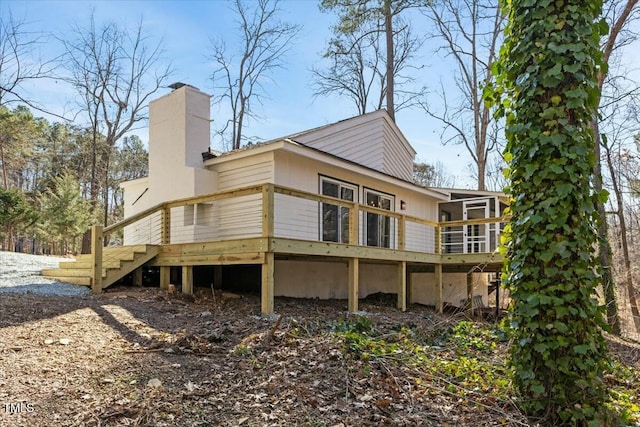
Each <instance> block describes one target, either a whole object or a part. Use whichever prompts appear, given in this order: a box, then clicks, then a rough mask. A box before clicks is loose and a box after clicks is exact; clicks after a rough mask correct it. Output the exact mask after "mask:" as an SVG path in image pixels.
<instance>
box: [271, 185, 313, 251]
mask: <svg viewBox="0 0 640 427" xmlns="http://www.w3.org/2000/svg"><path fill="white" fill-rule="evenodd" d="M319 212H320V207H319V204H318V203H317V202H313V201H311V200H304V199H299V198H297V197H291V196H286V195H284V194H276V195H275V231H274V232H275V235H276V237H284V238H290V239H304V240H318V238H319V233H320V231H319V222H318V221H319V215H320V214H319Z"/></svg>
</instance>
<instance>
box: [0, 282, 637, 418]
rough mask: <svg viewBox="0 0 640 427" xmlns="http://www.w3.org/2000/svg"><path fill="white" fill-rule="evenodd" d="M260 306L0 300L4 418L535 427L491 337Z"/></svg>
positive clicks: (243, 302)
mask: <svg viewBox="0 0 640 427" xmlns="http://www.w3.org/2000/svg"><path fill="white" fill-rule="evenodd" d="M259 307H260V306H259V298H258V297H257V296H254V295H242V297H241V298H229V297H228V296H227V298H223V296H222V295H221V294H217V295H216V297H215V298H212V295H211V292H210V291H208V292H202V291H201V292H200V293H199V294H197V295H196V298H195V299H192V300H188V299H184V298H181V297H180V296H170V295H167V294H166V293H165V292H163V291H160V290H158V289H139V290H134V289H124V288H120V289H116V290H115V291H112V292H108V293H105V294H103V295H99V296H88V297H73V298H71V297H40V296H38V297H37V296H33V295H25V296H2V297H1V298H0V313H1V314H0V316H1V317H0V328H1V334H0V402H1V403H2V405H3V406H2V407H0V425H2V426H29V427H44V426H54V425H55V426H134V425H135V426H209V425H221V426H237V425H243V426H266V425H274V426H283V425H305V426H340V425H342V426H356V425H357V426H362V425H371V426H374V425H375V426H379V425H433V426H446V425H452V426H453V425H457V426H464V425H469V426H478V425H483V426H485V425H514V426H515V425H521V426H523V425H529V423H528V422H527V421H526V420H525V419H524V418H523V417H522V415H521V414H520V413H519V412H518V410H517V409H516V405H515V403H514V401H513V399H512V398H511V392H510V384H509V381H508V376H507V373H506V369H505V366H504V358H505V352H506V348H507V343H506V340H505V338H506V337H505V336H504V335H503V334H502V332H501V330H500V329H499V328H494V327H492V326H491V325H488V324H474V323H471V322H466V321H462V322H460V321H461V320H464V319H461V318H453V317H446V316H439V315H436V314H435V313H434V312H433V311H432V310H430V309H428V308H426V307H422V306H418V305H413V306H410V307H409V310H408V311H407V312H406V313H401V312H399V311H398V310H397V309H395V308H394V307H393V301H392V298H387V297H385V296H378V297H377V298H374V299H373V300H368V301H367V300H365V301H362V303H361V309H362V310H364V311H366V313H363V315H361V316H353V315H352V316H348V317H347V315H346V314H345V310H346V302H345V301H318V300H293V299H281V298H278V299H276V311H277V312H278V313H279V315H278V316H276V317H274V318H273V319H263V318H261V317H260V316H259V315H258V314H259ZM612 351H613V353H614V354H615V355H616V358H618V359H620V360H621V362H622V363H620V364H617V366H618V367H617V369H616V372H617V373H616V375H615V376H614V375H611V376H609V378H608V379H607V381H608V382H609V383H610V387H611V389H612V390H619V391H620V393H619V396H618V397H619V399H618V400H619V402H618V403H617V405H621V407H624V408H626V410H627V412H628V418H629V419H630V420H633V417H634V415H633V414H632V412H633V410H634V407H633V405H636V406H635V410H636V411H638V412H640V410H639V409H638V408H637V405H638V400H637V397H635V396H634V395H633V393H634V392H633V390H634V388H635V390H636V391H637V390H639V389H640V386H639V384H640V379H639V378H638V370H639V369H640V347H639V346H637V345H634V344H630V343H628V342H625V341H621V340H617V341H615V342H612ZM625 399H626V402H624V401H623V400H625ZM11 412H13V413H11ZM18 412H19V413H18ZM635 417H636V421H637V417H638V414H635Z"/></svg>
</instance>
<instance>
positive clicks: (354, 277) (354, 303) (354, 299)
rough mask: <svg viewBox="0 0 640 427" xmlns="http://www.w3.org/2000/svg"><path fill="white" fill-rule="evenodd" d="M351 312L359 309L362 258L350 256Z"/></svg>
mask: <svg viewBox="0 0 640 427" xmlns="http://www.w3.org/2000/svg"><path fill="white" fill-rule="evenodd" d="M348 270H349V312H350V313H355V312H356V311H358V280H359V279H358V274H359V270H360V259H359V258H349V261H348Z"/></svg>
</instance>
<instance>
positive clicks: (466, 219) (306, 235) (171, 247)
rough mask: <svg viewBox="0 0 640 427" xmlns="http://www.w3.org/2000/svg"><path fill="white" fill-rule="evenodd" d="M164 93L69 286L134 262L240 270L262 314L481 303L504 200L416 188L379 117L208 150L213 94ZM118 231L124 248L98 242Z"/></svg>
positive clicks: (186, 269) (202, 271) (209, 277)
mask: <svg viewBox="0 0 640 427" xmlns="http://www.w3.org/2000/svg"><path fill="white" fill-rule="evenodd" d="M172 87H173V91H172V92H170V93H168V94H167V95H164V96H162V97H160V98H159V99H156V100H154V101H152V102H151V103H150V105H149V176H148V177H146V178H141V179H137V180H134V181H129V182H125V183H123V184H122V188H123V189H124V210H125V211H124V215H125V220H124V221H123V222H121V223H119V224H115V225H113V226H110V227H107V228H106V229H104V230H101V229H100V227H94V243H95V247H94V251H93V254H92V255H91V256H89V257H90V258H86V259H85V260H84V261H83V260H78V261H79V262H85V263H87V265H85V267H87V266H90V267H92V268H93V270H92V272H91V274H88V273H87V272H86V271H85V273H84V274H85V276H82V279H77V280H76V282H77V283H83V284H86V285H91V286H92V287H93V288H94V290H97V291H100V290H101V289H102V288H103V287H105V286H108V285H109V284H110V283H112V282H113V281H114V280H115V279H114V278H116V277H121V276H122V274H127V273H131V272H134V273H136V275H135V277H136V280H137V281H139V280H140V274H141V273H140V271H141V270H140V266H142V265H146V266H155V267H160V282H161V286H162V287H166V286H168V285H169V282H170V281H171V282H181V286H182V291H183V292H191V291H192V289H193V283H194V275H195V276H197V277H196V282H198V281H200V282H203V281H204V283H209V282H210V283H212V284H215V285H216V286H217V285H220V284H221V282H229V281H235V280H241V278H242V277H245V276H248V279H247V281H248V282H251V281H252V280H251V277H253V282H254V283H255V286H256V287H257V288H259V289H260V292H261V294H262V311H263V313H264V314H266V315H269V314H271V313H273V311H274V306H273V304H274V303H273V298H274V296H289V297H304V298H312V297H313V298H323V299H327V298H347V299H348V300H349V309H350V310H351V311H356V310H357V306H358V299H359V298H363V297H365V296H367V295H369V294H373V293H378V292H383V293H393V294H397V295H398V307H399V308H401V309H404V308H405V307H406V304H407V302H416V303H422V304H427V305H433V306H436V307H438V308H439V309H442V306H443V304H451V305H455V306H458V305H460V304H464V303H465V301H471V300H472V297H473V296H475V297H476V298H478V297H479V298H481V299H482V300H483V301H484V303H485V304H486V303H487V289H488V286H487V284H488V274H487V273H489V272H495V271H498V270H499V269H500V267H501V264H502V262H501V257H500V255H499V254H498V253H496V252H495V250H494V249H495V248H496V245H497V242H498V239H499V233H500V228H501V226H500V224H501V222H502V221H503V220H502V214H503V211H504V208H505V207H506V201H505V197H504V195H503V194H501V193H493V192H477V191H470V190H452V189H442V188H438V189H434V188H423V187H420V186H417V185H414V184H413V183H412V173H413V160H414V157H415V154H416V153H415V151H414V149H413V148H412V147H411V145H410V144H409V142H408V141H407V140H406V138H405V137H404V135H403V134H402V132H401V131H400V129H398V127H397V126H396V125H395V123H394V122H393V121H392V120H391V119H390V117H389V115H388V114H387V113H386V111H383V110H380V111H375V112H372V113H369V114H364V115H361V116H357V117H353V118H350V119H347V120H343V121H340V122H337V123H333V124H330V125H326V126H322V127H318V128H315V129H311V130H307V131H303V132H300V133H297V134H293V135H289V136H288V137H285V138H281V139H276V140H273V141H269V142H265V143H261V144H256V145H251V146H247V147H244V148H242V149H239V150H234V151H230V152H226V153H217V152H212V151H211V150H210V148H209V141H210V133H209V132H210V130H209V129H210V97H209V95H207V94H205V93H203V92H201V91H199V90H198V89H196V88H194V87H192V86H189V85H183V84H177V85H173V86H172ZM118 230H121V231H120V232H121V233H123V242H124V246H123V248H120V249H115V248H104V249H103V248H101V247H98V246H100V244H99V242H101V241H102V239H101V238H100V234H101V233H102V232H105V233H117V232H118ZM126 248H138V249H137V252H136V251H135V250H133V249H132V250H130V251H127V250H126ZM117 251H120V252H117ZM125 253H126V257H129V258H133V260H129V259H126V260H125V259H122V258H123V256H125V255H123V254H125ZM87 260H90V261H91V262H89V261H87ZM100 262H102V264H100ZM105 263H107V264H105ZM125 264H126V265H125ZM96 265H97V267H96ZM205 266H208V267H206V268H205ZM61 267H66V268H67V269H68V270H69V271H71V270H73V269H74V267H73V265H71V264H70V265H66V266H61ZM172 269H173V270H172ZM172 271H173V272H174V275H173V277H172ZM99 272H102V274H99ZM252 272H253V273H252ZM48 273H50V274H51V275H52V276H53V275H54V273H53V272H48ZM116 273H117V274H116ZM56 274H58V276H57V277H60V278H62V276H61V273H60V272H59V271H58V273H56ZM74 274H75V275H76V276H77V277H80V276H81V273H79V272H76V273H74ZM231 274H233V279H230V278H229V277H230V276H231ZM87 275H88V277H87ZM223 284H224V283H223ZM476 301H477V299H476Z"/></svg>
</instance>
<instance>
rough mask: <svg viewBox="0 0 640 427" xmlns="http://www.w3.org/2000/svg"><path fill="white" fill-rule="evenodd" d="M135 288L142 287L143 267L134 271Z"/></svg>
mask: <svg viewBox="0 0 640 427" xmlns="http://www.w3.org/2000/svg"><path fill="white" fill-rule="evenodd" d="M133 286H138V287H141V286H142V267H138V268H136V269H135V270H133Z"/></svg>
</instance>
